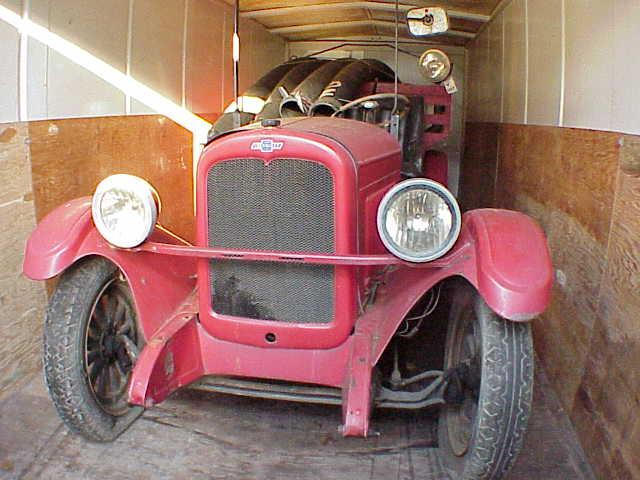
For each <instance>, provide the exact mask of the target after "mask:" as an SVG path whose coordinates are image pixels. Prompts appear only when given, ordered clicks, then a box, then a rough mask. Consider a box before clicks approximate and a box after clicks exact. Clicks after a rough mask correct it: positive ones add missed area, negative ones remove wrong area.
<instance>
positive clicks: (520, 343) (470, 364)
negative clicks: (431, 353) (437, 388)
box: [438, 286, 534, 480]
mask: <svg viewBox="0 0 640 480" xmlns="http://www.w3.org/2000/svg"><path fill="white" fill-rule="evenodd" d="M533 370H534V360H533V342H532V338H531V326H530V325H529V324H524V323H514V322H510V321H508V320H505V319H503V318H500V317H499V316H498V315H496V314H495V313H494V312H493V311H492V310H491V309H490V308H489V307H488V306H487V304H486V303H485V302H484V301H483V300H482V298H481V297H480V296H479V295H478V294H477V292H475V290H473V289H472V288H471V287H468V286H465V287H464V288H461V289H459V290H458V291H457V292H456V295H455V297H454V301H453V304H452V307H451V316H450V319H449V326H448V331H447V339H446V344H445V371H446V372H447V377H448V380H449V384H448V386H447V389H446V392H445V398H446V400H447V405H445V406H444V407H443V409H442V411H441V413H440V419H439V425H438V440H439V446H440V454H441V459H442V461H443V464H444V466H445V468H446V469H447V470H449V473H450V474H452V478H460V479H464V480H497V479H499V478H502V477H503V476H504V475H505V474H506V473H507V472H508V470H509V469H510V468H511V467H512V466H513V463H514V461H515V458H516V456H517V455H518V453H519V451H520V449H521V448H522V443H523V439H524V434H525V431H526V428H527V423H528V420H529V415H530V412H531V403H532V392H533Z"/></svg>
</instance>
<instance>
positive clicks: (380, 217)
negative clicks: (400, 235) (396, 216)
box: [377, 178, 462, 263]
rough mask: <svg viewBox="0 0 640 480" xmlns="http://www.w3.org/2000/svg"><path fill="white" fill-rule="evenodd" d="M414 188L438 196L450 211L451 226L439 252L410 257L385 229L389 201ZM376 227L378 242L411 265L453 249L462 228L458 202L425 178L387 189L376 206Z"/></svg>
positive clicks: (440, 185)
mask: <svg viewBox="0 0 640 480" xmlns="http://www.w3.org/2000/svg"><path fill="white" fill-rule="evenodd" d="M416 187H421V188H423V189H426V190H429V191H431V192H433V193H435V194H436V195H438V196H439V197H440V198H441V199H442V200H443V201H444V202H445V204H446V205H447V206H448V207H449V210H450V211H451V217H452V226H451V230H450V231H449V234H448V236H447V240H446V242H445V243H444V244H443V245H442V246H441V248H440V249H439V250H437V251H436V252H433V253H431V254H428V255H410V254H408V253H406V252H403V251H401V250H399V249H398V247H397V246H396V244H395V242H394V241H393V240H391V238H389V235H388V232H387V231H386V227H385V220H386V214H387V211H388V210H389V205H390V204H391V201H392V200H393V199H395V198H396V197H397V196H398V195H399V194H400V193H402V192H403V191H406V190H411V189H414V188H416ZM377 226H378V235H379V237H380V240H381V241H382V243H383V244H384V246H385V247H386V249H387V250H388V251H389V252H390V253H391V254H392V255H394V256H396V257H398V258H400V259H402V260H406V261H408V262H411V263H427V262H432V261H434V260H437V259H438V258H441V257H442V256H444V255H446V254H447V252H449V250H451V249H452V248H453V246H454V245H455V243H456V242H457V240H458V237H459V236H460V230H461V228H462V213H461V211H460V206H459V205H458V201H457V200H456V199H455V197H454V196H453V194H452V193H451V192H450V191H449V190H448V189H447V188H446V187H445V186H444V185H442V184H441V183H438V182H436V181H435V180H429V179H427V178H412V179H409V180H404V181H402V182H400V183H397V184H396V185H394V186H393V187H391V189H389V191H388V192H387V193H386V194H385V195H384V197H382V200H381V201H380V204H379V205H378V214H377Z"/></svg>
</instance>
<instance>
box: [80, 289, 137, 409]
mask: <svg viewBox="0 0 640 480" xmlns="http://www.w3.org/2000/svg"><path fill="white" fill-rule="evenodd" d="M137 355H138V333H137V328H136V320H135V311H134V309H133V306H132V304H131V297H130V292H129V289H128V287H127V285H126V283H124V282H122V281H121V280H120V279H117V278H113V279H111V280H110V281H109V282H108V283H107V284H106V285H105V286H104V288H103V289H102V291H101V292H100V293H99V295H98V298H97V299H96V301H95V303H94V305H93V309H92V311H91V315H90V318H89V321H88V322H87V332H86V336H85V358H84V362H85V370H86V372H87V377H88V378H89V384H90V386H91V391H92V392H93V394H94V396H95V397H96V400H97V401H98V404H99V405H100V407H101V408H102V409H103V410H104V411H105V412H106V413H108V414H110V415H114V416H121V415H124V414H125V413H127V411H128V409H129V405H128V403H127V387H128V384H129V379H130V378H131V371H132V370H133V365H134V364H135V362H136V359H137Z"/></svg>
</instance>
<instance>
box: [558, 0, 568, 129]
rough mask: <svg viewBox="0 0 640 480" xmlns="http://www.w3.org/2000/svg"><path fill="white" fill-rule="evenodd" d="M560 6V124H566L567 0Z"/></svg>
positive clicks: (563, 0) (560, 125)
mask: <svg viewBox="0 0 640 480" xmlns="http://www.w3.org/2000/svg"><path fill="white" fill-rule="evenodd" d="M560 3H561V6H560V22H561V24H560V108H559V109H558V126H559V127H562V126H564V95H565V82H566V80H565V79H566V67H567V31H566V28H567V13H566V5H565V0H562V1H561V2H560Z"/></svg>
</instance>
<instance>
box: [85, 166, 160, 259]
mask: <svg viewBox="0 0 640 480" xmlns="http://www.w3.org/2000/svg"><path fill="white" fill-rule="evenodd" d="M156 198H157V196H156V193H155V190H154V189H153V187H152V186H151V185H149V184H148V183H147V182H145V181H144V180H142V179H141V178H138V177H134V176H133V175H125V174H120V175H112V176H110V177H107V178H105V179H104V180H102V181H101V182H100V184H99V185H98V188H96V193H95V194H94V195H93V202H92V205H91V213H92V215H93V222H94V223H95V225H96V228H97V229H98V231H99V232H100V234H101V235H102V236H103V237H104V238H105V240H107V241H108V242H109V243H111V244H113V245H115V246H116V247H121V248H133V247H136V246H138V245H140V244H141V243H142V242H144V241H145V240H146V239H147V237H148V236H149V234H150V233H151V231H152V230H153V228H154V226H155V224H156V219H157V218H158V206H157V204H156Z"/></svg>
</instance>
